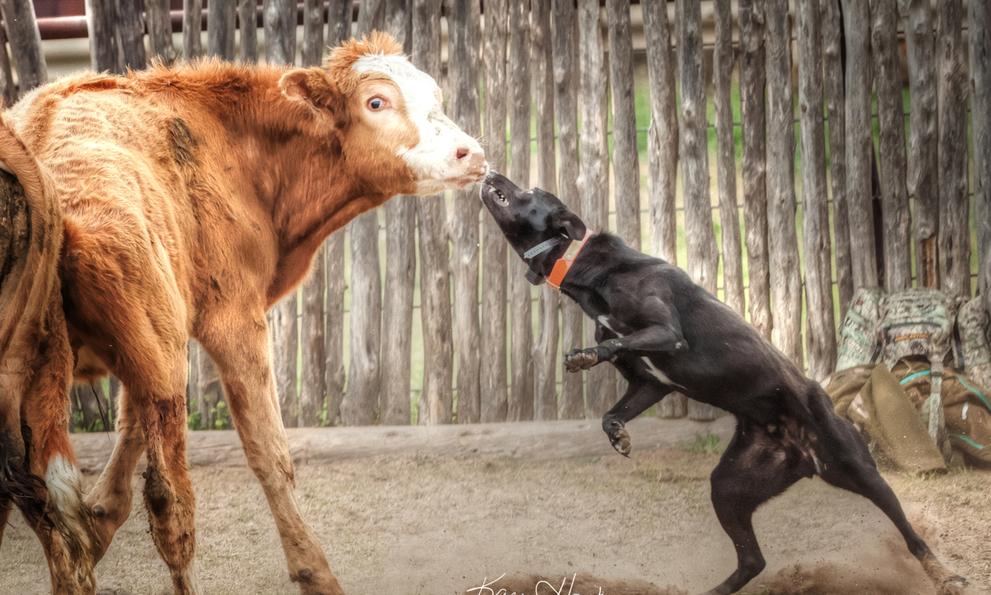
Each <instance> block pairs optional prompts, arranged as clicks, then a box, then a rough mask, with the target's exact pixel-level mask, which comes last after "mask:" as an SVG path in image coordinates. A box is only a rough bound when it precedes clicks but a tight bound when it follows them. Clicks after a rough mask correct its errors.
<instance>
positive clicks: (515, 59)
mask: <svg viewBox="0 0 991 595" xmlns="http://www.w3.org/2000/svg"><path fill="white" fill-rule="evenodd" d="M526 4H527V3H526V2H512V3H511V8H510V11H509V48H508V50H507V52H506V53H507V59H508V62H507V63H508V66H507V71H506V84H507V85H508V86H509V89H510V92H509V93H510V98H509V99H510V104H511V105H512V110H511V113H510V118H509V126H510V138H511V145H510V146H511V151H510V161H509V178H510V179H511V180H513V181H514V182H516V184H518V185H519V186H521V187H523V188H528V187H529V186H530V14H529V11H528V10H527V5H526ZM507 274H508V276H509V278H508V284H509V304H510V307H509V308H508V310H507V313H508V314H509V317H510V347H509V351H510V354H509V360H510V375H511V376H510V378H511V381H510V386H509V400H508V408H507V409H508V417H507V419H508V420H509V421H520V420H527V419H533V354H532V350H533V312H532V308H531V298H530V282H529V281H527V280H526V276H525V275H526V265H524V264H523V261H521V260H520V259H519V258H518V257H517V256H516V254H514V253H512V252H510V253H509V263H508V268H507Z"/></svg>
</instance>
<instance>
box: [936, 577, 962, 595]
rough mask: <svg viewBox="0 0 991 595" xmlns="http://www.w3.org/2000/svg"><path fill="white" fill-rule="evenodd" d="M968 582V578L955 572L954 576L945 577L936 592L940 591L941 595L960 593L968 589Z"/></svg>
mask: <svg viewBox="0 0 991 595" xmlns="http://www.w3.org/2000/svg"><path fill="white" fill-rule="evenodd" d="M967 584H968V583H967V579H965V578H964V577H962V576H960V575H958V574H954V575H953V576H949V577H946V578H945V579H943V582H942V583H940V584H939V585H938V586H937V588H936V592H937V593H939V595H959V594H961V593H964V592H965V591H966V589H967Z"/></svg>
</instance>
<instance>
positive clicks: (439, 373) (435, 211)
mask: <svg viewBox="0 0 991 595" xmlns="http://www.w3.org/2000/svg"><path fill="white" fill-rule="evenodd" d="M440 9H441V2H440V0H415V1H414V3H413V62H414V63H415V64H417V66H420V67H421V68H423V69H424V70H425V71H426V72H428V73H430V74H431V75H433V76H434V77H436V78H437V80H440V69H441V64H440ZM448 63H450V60H449V61H448ZM461 199H462V200H472V198H471V197H467V196H466V197H461ZM393 200H395V199H393ZM400 200H404V201H415V209H416V217H417V219H418V221H419V231H420V233H419V243H420V246H419V248H420V320H421V324H422V327H423V388H422V390H421V391H420V410H419V421H420V423H428V424H447V423H451V421H453V420H452V414H453V411H454V393H453V387H452V385H451V383H452V382H453V378H454V357H453V356H454V351H453V349H452V346H451V337H452V335H453V334H454V327H453V326H452V323H451V282H450V277H449V275H448V271H449V268H450V266H451V265H450V263H451V258H450V255H449V253H448V233H447V231H448V230H447V220H446V217H447V213H446V211H447V209H446V208H445V204H444V197H443V196H436V197H425V198H424V197H421V198H412V197H410V198H407V197H402V198H401V199H400ZM413 206H414V203H410V207H411V210H412V207H413ZM410 256H413V254H412V253H411V254H410ZM389 260H390V261H391V260H392V255H391V253H390V255H389ZM390 291H391V285H390ZM408 400H409V398H408V397H407V401H408Z"/></svg>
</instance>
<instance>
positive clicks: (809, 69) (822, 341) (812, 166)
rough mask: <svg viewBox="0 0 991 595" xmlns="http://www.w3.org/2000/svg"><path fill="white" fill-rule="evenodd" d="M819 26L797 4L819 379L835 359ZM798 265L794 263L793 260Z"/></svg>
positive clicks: (809, 296)
mask: <svg viewBox="0 0 991 595" xmlns="http://www.w3.org/2000/svg"><path fill="white" fill-rule="evenodd" d="M821 33H822V27H821V20H820V13H819V6H818V4H817V3H815V2H802V3H800V4H799V5H798V74H799V79H798V111H799V114H800V116H801V124H802V201H803V202H804V204H805V300H806V302H805V303H806V310H807V312H808V329H807V331H806V352H807V353H808V371H809V375H810V376H811V377H812V378H813V379H814V380H816V381H821V380H822V379H824V378H825V377H826V376H828V375H829V374H831V373H832V372H833V367H834V365H835V363H836V322H835V319H834V318H833V283H832V257H831V255H832V250H830V242H829V205H828V204H826V199H827V198H828V194H827V191H826V151H825V134H824V132H823V121H822V115H823V109H824V107H823V88H822V87H823V68H822V67H823V64H822V36H821ZM796 264H797V263H796Z"/></svg>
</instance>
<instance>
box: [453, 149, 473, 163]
mask: <svg viewBox="0 0 991 595" xmlns="http://www.w3.org/2000/svg"><path fill="white" fill-rule="evenodd" d="M469 155H471V149H469V148H468V147H458V150H457V151H455V152H454V158H455V159H457V160H458V161H461V160H462V159H464V158H465V157H467V156H469Z"/></svg>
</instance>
